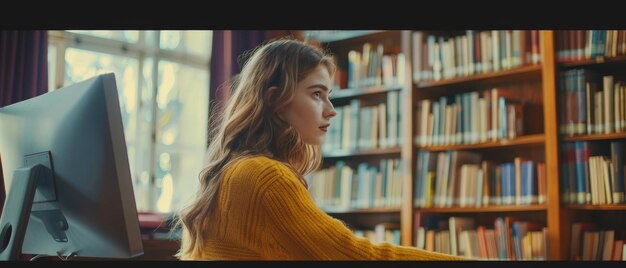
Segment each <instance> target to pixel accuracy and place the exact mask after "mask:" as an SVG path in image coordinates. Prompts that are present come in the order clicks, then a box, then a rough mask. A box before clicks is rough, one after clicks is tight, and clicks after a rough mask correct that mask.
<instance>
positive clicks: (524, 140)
mask: <svg viewBox="0 0 626 268" xmlns="http://www.w3.org/2000/svg"><path fill="white" fill-rule="evenodd" d="M544 142H545V135H543V134H534V135H525V136H521V137H517V138H515V139H511V140H501V141H490V142H483V143H476V144H455V145H441V146H425V147H420V146H417V148H418V149H424V150H428V151H433V152H436V151H446V150H474V149H488V148H505V147H516V146H527V145H532V144H543V143H544Z"/></svg>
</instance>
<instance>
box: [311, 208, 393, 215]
mask: <svg viewBox="0 0 626 268" xmlns="http://www.w3.org/2000/svg"><path fill="white" fill-rule="evenodd" d="M322 210H324V211H326V213H328V214H335V215H337V214H371V213H400V208H363V209H350V208H346V209H337V208H332V207H331V208H322Z"/></svg>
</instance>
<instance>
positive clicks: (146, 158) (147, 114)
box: [130, 58, 155, 212]
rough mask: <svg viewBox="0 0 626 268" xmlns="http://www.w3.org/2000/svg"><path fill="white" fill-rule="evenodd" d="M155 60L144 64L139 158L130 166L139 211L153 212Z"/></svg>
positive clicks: (140, 102) (138, 130)
mask: <svg viewBox="0 0 626 268" xmlns="http://www.w3.org/2000/svg"><path fill="white" fill-rule="evenodd" d="M153 64H154V59H152V58H148V59H146V60H144V62H143V64H142V72H141V79H140V81H139V83H140V85H139V88H140V89H139V105H138V107H139V108H138V113H137V115H138V119H137V122H138V125H137V134H136V136H135V141H136V142H135V143H134V144H135V146H136V149H135V150H136V152H137V156H136V158H135V160H134V161H133V162H131V163H130V164H131V165H133V166H135V171H134V173H133V187H134V190H135V201H136V202H137V211H140V212H148V211H153V208H154V203H155V200H153V199H154V197H153V196H152V195H151V193H152V191H153V189H154V187H153V185H152V184H151V182H150V174H151V172H150V169H151V165H150V164H151V161H152V157H151V146H152V128H153V116H152V112H153V111H152V109H153V107H154V105H153V103H154V94H153V89H154V86H153V84H154V83H153V82H152V80H153V77H154V75H153V70H154V67H153Z"/></svg>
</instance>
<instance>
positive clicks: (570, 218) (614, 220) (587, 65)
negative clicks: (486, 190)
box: [549, 30, 626, 259]
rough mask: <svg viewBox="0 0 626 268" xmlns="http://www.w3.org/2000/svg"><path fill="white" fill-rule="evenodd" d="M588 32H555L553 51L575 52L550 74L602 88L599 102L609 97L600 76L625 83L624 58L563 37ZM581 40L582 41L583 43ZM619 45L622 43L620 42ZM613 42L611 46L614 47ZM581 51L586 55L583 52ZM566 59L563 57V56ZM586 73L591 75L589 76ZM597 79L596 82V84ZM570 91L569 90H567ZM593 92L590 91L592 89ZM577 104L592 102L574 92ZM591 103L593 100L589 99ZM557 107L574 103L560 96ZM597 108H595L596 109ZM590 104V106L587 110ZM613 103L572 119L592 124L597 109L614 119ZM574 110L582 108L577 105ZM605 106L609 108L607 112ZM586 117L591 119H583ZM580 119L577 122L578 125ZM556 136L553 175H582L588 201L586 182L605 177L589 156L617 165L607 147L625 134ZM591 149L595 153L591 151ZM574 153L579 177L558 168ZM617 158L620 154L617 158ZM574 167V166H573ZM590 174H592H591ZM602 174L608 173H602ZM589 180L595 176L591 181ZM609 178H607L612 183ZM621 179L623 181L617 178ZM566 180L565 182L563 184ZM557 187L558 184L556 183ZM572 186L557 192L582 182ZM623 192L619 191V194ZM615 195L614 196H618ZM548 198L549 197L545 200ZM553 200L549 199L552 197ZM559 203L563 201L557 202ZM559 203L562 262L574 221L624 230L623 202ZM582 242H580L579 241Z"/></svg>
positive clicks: (625, 210)
mask: <svg viewBox="0 0 626 268" xmlns="http://www.w3.org/2000/svg"><path fill="white" fill-rule="evenodd" d="M599 32H604V33H603V34H604V35H605V36H607V38H608V36H609V33H608V31H595V30H594V33H593V34H598V33H599ZM620 32H621V33H620V35H622V36H623V34H626V32H624V31H620ZM589 33H590V31H577V30H570V31H565V30H564V31H556V32H555V39H556V41H555V42H556V43H557V44H558V45H556V46H555V48H554V50H553V51H555V53H559V52H562V51H567V47H574V49H571V50H570V56H569V60H559V62H558V63H557V64H555V72H556V73H555V75H554V79H555V80H559V79H565V77H567V75H571V76H570V77H572V78H573V79H577V80H579V81H580V83H581V84H583V85H587V84H591V85H592V86H591V87H590V88H591V89H592V90H593V87H594V86H593V85H594V84H595V85H596V86H599V87H600V88H598V91H601V92H602V96H603V99H604V100H605V99H606V97H607V96H605V95H604V94H606V90H605V88H604V87H603V86H605V85H604V83H605V82H604V81H603V77H604V76H608V75H612V76H613V77H614V79H615V80H613V83H614V84H613V85H611V86H612V88H617V87H616V86H615V83H616V82H617V81H624V77H626V76H625V75H626V54H625V53H624V52H620V51H619V50H618V51H617V53H616V54H615V55H610V53H609V52H610V49H611V47H612V46H613V45H610V44H608V43H605V44H604V45H608V46H597V45H596V44H592V43H594V42H595V39H592V40H593V41H589V40H587V41H585V44H586V46H585V49H584V50H582V49H576V47H577V46H576V45H575V44H574V43H573V42H571V39H570V40H568V39H567V36H570V38H571V35H582V36H583V38H589V36H588V34H589ZM583 40H585V39H583ZM622 42H623V41H622ZM613 44H614V43H613ZM587 45H591V47H593V48H594V50H595V49H598V50H596V51H595V52H594V50H591V49H590V47H587ZM576 52H578V54H576ZM581 52H584V53H581ZM592 52H593V53H594V54H602V55H603V56H600V57H590V54H592ZM565 55H567V54H566V53H563V54H561V56H562V57H565ZM565 58H567V57H565ZM572 58H577V59H576V60H571V59H572ZM588 71H589V72H588ZM596 79H598V80H596ZM565 82H567V81H558V82H557V83H555V84H556V85H558V86H557V87H555V89H556V92H557V93H558V94H563V92H566V90H567V89H568V87H567V85H566V84H565ZM570 88H573V87H570ZM585 89H586V87H583V90H585ZM612 91H613V92H609V93H613V94H615V90H612ZM592 92H593V91H592ZM575 94H576V97H577V100H576V101H578V102H579V101H581V100H582V101H584V102H587V101H591V99H588V98H589V96H587V93H586V92H585V93H583V94H580V95H579V94H578V92H576V93H575ZM616 96H618V95H613V96H608V98H609V99H610V101H611V102H613V101H615V100H616V99H615V97H616ZM592 99H593V96H592ZM554 103H555V106H557V107H562V109H563V110H562V111H561V110H560V111H559V112H562V113H563V112H565V110H566V109H567V107H571V106H569V105H572V104H573V103H574V102H572V100H571V99H570V100H568V99H566V98H564V97H561V96H560V97H559V98H557V99H556V102H554ZM598 105H599V106H598ZM586 106H589V107H586ZM613 106H614V105H610V106H606V104H605V103H601V104H600V103H595V104H594V105H585V108H586V109H589V110H587V111H585V110H584V109H585V108H577V109H582V111H585V112H586V115H585V116H584V117H582V118H581V117H579V116H576V120H581V121H582V122H584V123H586V122H589V121H585V120H590V119H591V120H592V121H593V122H595V120H596V119H595V117H594V116H596V114H594V112H595V109H597V108H600V109H602V111H601V113H602V115H603V116H604V118H605V117H606V112H607V111H609V112H610V113H611V114H612V116H615V111H614V110H613V111H610V109H612V108H613ZM576 107H581V106H580V105H579V106H576ZM607 108H608V109H607ZM587 115H590V116H591V118H587V117H588V116H587ZM565 116H570V114H567V115H565ZM561 120H563V118H559V119H558V120H557V121H556V122H557V125H564V122H562V121H561ZM581 121H578V122H581ZM560 134H561V135H560V137H559V142H558V144H556V145H555V146H556V147H558V148H560V149H562V151H560V152H559V153H561V154H562V155H561V156H560V157H559V170H558V171H556V173H559V175H560V176H558V178H559V181H562V180H564V179H566V178H572V177H574V178H580V176H583V177H585V178H588V182H587V183H585V186H583V187H582V188H583V189H584V188H585V187H588V188H587V189H586V193H585V195H586V196H587V197H589V196H590V195H593V194H594V193H592V192H591V190H590V189H589V188H591V186H589V184H590V183H593V181H595V180H604V179H605V178H603V175H599V173H598V172H595V173H594V171H593V168H592V167H594V166H595V167H596V168H597V167H598V165H595V164H593V165H592V164H590V161H589V158H590V157H593V156H603V158H604V159H605V161H613V163H616V162H615V161H616V160H614V159H612V158H613V157H618V158H619V157H626V156H624V155H622V154H619V153H616V152H612V150H613V149H612V148H611V143H614V142H616V141H624V140H626V133H625V132H617V133H607V134H604V133H602V134H585V135H576V136H571V135H564V134H562V133H560ZM579 145H582V146H581V147H583V148H590V149H589V151H588V152H585V150H586V149H580V147H577V146H579ZM591 148H593V149H591ZM572 152H573V153H574V155H576V157H575V158H576V161H581V162H582V163H583V165H584V166H585V168H584V169H581V170H582V171H583V172H584V173H585V174H584V175H581V174H580V173H579V172H580V170H567V169H566V168H562V165H563V166H564V167H567V164H566V163H567V162H566V161H571V159H570V160H568V157H567V156H568V154H569V153H572ZM579 152H584V153H585V154H584V155H582V157H580V153H579ZM618 155H621V156H618ZM596 163H599V164H600V163H602V164H603V162H602V161H600V162H596ZM577 165H578V163H577ZM560 172H565V174H560ZM609 172H613V170H612V169H610V171H609ZM592 174H594V175H592ZM604 174H606V173H604ZM592 176H593V177H594V178H595V179H593V178H592ZM610 177H611V178H612V177H614V175H613V176H610ZM611 178H609V179H611ZM620 180H622V179H621V178H620ZM565 181H566V180H565ZM562 183H567V182H562ZM555 184H556V183H555ZM569 184H570V185H569V186H567V185H560V187H561V189H562V190H563V191H567V189H568V188H570V189H571V187H572V185H571V184H576V186H577V187H579V186H580V184H578V180H576V182H575V183H569ZM611 187H612V188H611V191H613V190H614V189H613V187H614V185H612V186H611ZM575 189H576V190H574V191H573V192H577V191H578V189H580V188H575ZM621 191H623V189H622V190H621ZM621 191H618V192H621ZM560 194H561V195H564V197H567V196H568V195H567V193H560ZM598 197H602V196H598ZM598 197H592V198H598ZM549 199H550V197H549ZM550 200H552V199H550ZM560 200H562V199H560ZM579 202H580V203H587V204H579ZM559 203H560V205H561V208H559V209H558V210H551V212H552V211H558V212H559V215H553V216H552V217H555V218H558V220H560V221H561V224H560V225H559V226H560V230H559V231H560V232H559V235H560V237H559V238H560V239H559V240H558V241H559V243H560V244H561V245H564V246H562V247H561V248H560V250H561V255H560V256H561V258H562V259H570V258H572V257H573V256H570V250H571V248H570V245H571V244H572V242H573V241H571V240H572V238H571V237H570V236H571V233H568V230H571V225H572V223H573V222H582V221H584V222H592V223H594V224H597V225H598V226H599V227H601V228H611V227H616V228H617V229H616V230H618V231H617V232H620V231H622V230H621V229H620V228H621V226H624V224H625V222H624V219H626V218H625V217H624V215H626V204H624V203H619V204H601V205H600V204H597V205H594V204H591V201H590V200H586V201H585V202H581V201H580V200H577V201H576V202H572V201H569V202H568V201H567V200H565V201H561V202H559ZM599 203H603V202H599ZM581 244H582V241H581Z"/></svg>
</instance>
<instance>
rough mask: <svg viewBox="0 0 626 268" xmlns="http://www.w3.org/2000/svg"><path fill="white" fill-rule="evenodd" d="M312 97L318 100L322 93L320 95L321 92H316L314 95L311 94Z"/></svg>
mask: <svg viewBox="0 0 626 268" xmlns="http://www.w3.org/2000/svg"><path fill="white" fill-rule="evenodd" d="M313 96H315V97H318V98H319V97H321V96H322V93H321V92H319V91H316V92H315V93H313Z"/></svg>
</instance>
